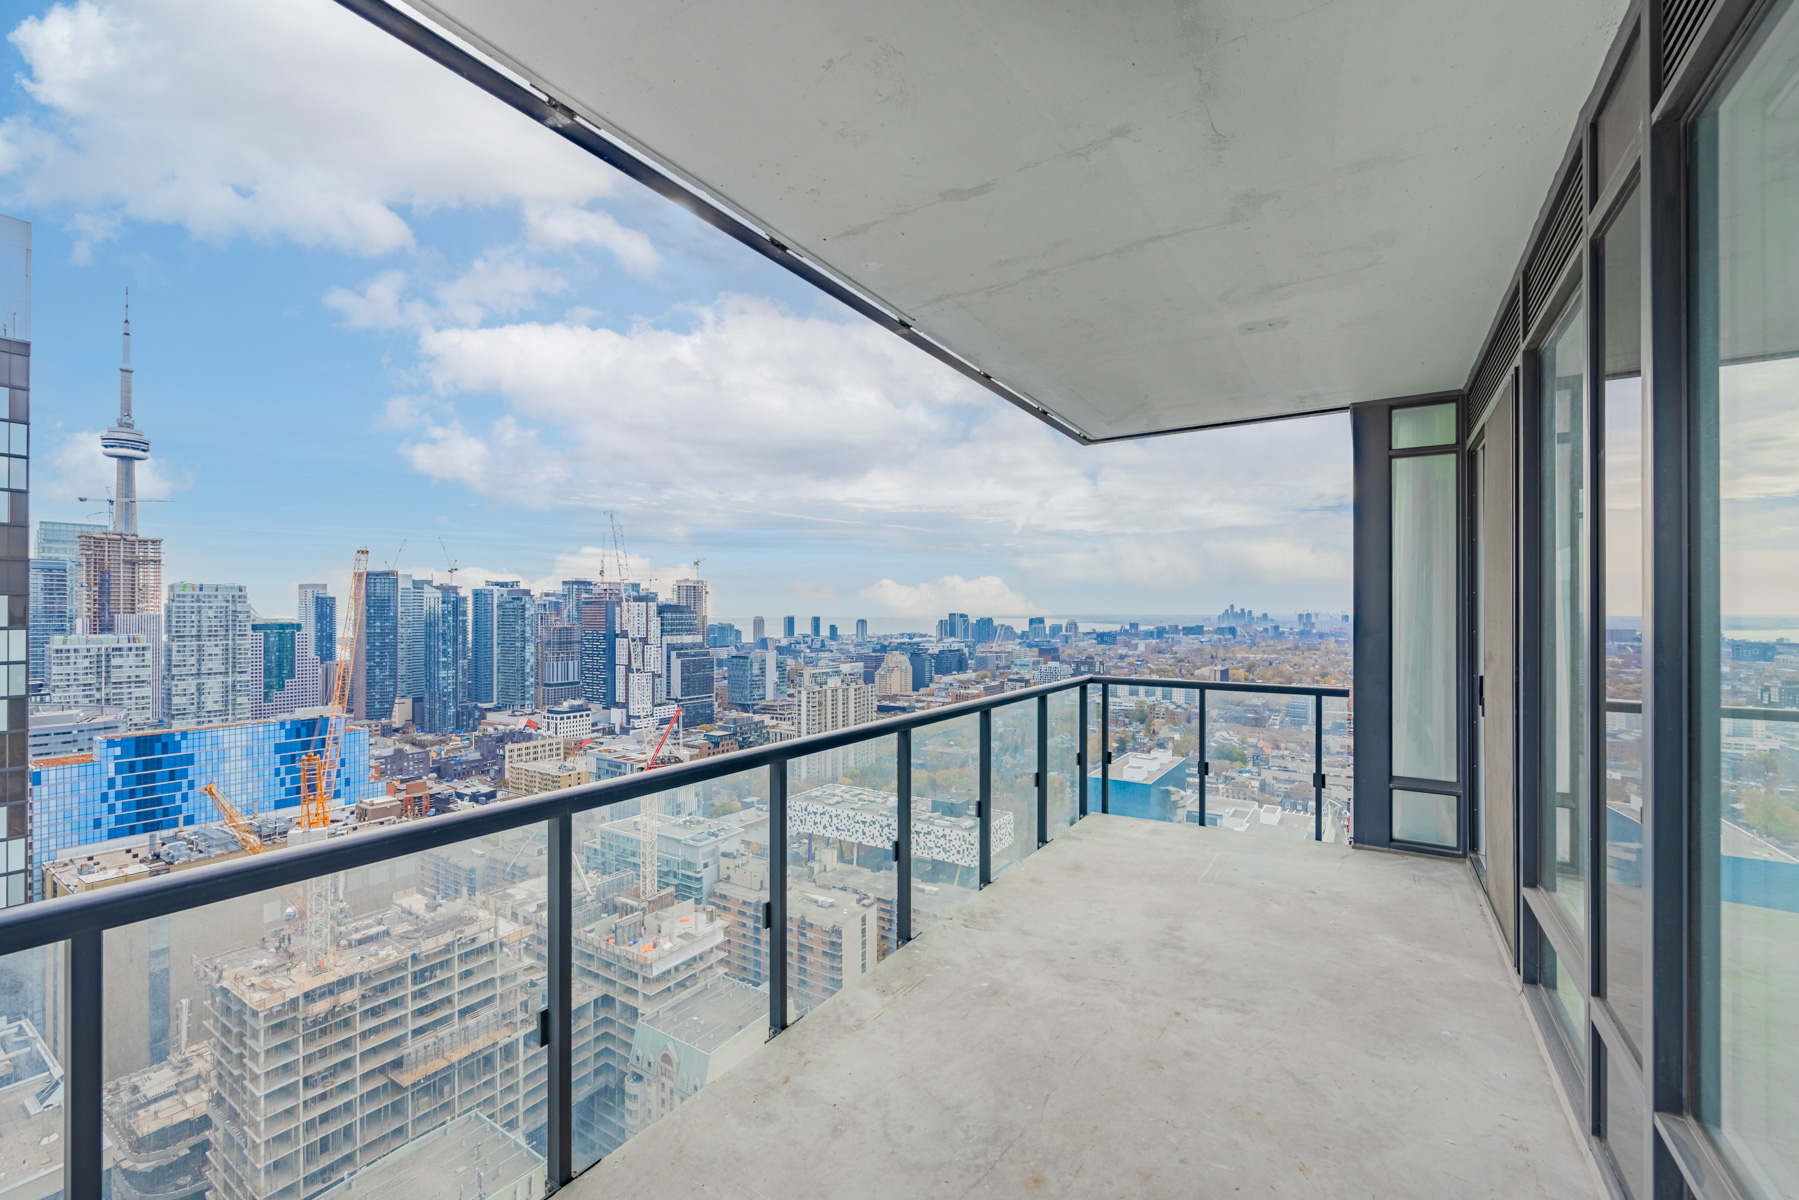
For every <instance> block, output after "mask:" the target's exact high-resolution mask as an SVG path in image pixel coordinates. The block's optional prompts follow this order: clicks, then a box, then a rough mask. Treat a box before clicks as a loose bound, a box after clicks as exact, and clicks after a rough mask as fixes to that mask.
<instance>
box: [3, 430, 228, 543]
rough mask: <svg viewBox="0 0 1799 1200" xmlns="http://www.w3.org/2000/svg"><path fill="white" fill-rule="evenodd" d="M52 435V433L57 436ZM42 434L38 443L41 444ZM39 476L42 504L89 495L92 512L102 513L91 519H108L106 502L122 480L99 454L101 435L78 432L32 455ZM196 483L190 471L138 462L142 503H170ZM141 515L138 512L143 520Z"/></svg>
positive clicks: (35, 486) (34, 485) (35, 484)
mask: <svg viewBox="0 0 1799 1200" xmlns="http://www.w3.org/2000/svg"><path fill="white" fill-rule="evenodd" d="M53 436H54V435H53ZM43 437H44V434H43V433H39V435H38V440H40V441H41V440H42V439H43ZM32 463H33V466H34V468H35V471H36V478H34V479H32V481H31V490H32V492H33V493H35V494H36V495H37V497H38V498H39V499H40V500H44V501H54V502H56V503H59V504H66V505H69V506H71V507H73V506H74V505H76V503H77V502H78V500H79V498H80V497H82V496H86V497H88V498H89V500H90V501H91V502H92V503H91V504H90V510H91V511H92V512H95V513H97V514H99V515H96V516H92V517H90V518H88V519H90V520H94V521H104V520H106V519H107V518H106V515H105V513H106V509H107V504H106V498H107V497H109V496H111V495H112V490H113V486H114V484H115V483H116V482H117V480H118V467H117V464H116V463H115V462H114V461H113V460H112V459H110V458H107V457H106V456H105V455H103V454H101V453H100V431H99V430H98V429H80V430H76V431H75V432H73V433H65V434H62V435H61V436H60V437H57V438H56V441H55V442H54V444H53V445H52V446H51V447H50V449H49V453H47V454H46V453H44V452H43V450H42V449H39V450H38V451H37V453H35V454H33V455H32ZM192 485H193V479H192V477H191V476H190V475H188V474H187V473H186V472H184V471H181V470H179V469H177V468H174V467H171V466H170V465H169V464H168V463H166V462H163V461H160V460H158V459H155V458H150V459H146V460H145V461H143V462H140V463H138V464H137V496H138V499H139V500H168V499H171V498H173V496H174V494H175V493H176V492H178V491H181V490H183V489H185V488H188V487H191V486H192ZM142 518H143V515H142V514H141V513H140V514H139V520H140V521H141V520H142Z"/></svg>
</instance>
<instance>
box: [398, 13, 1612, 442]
mask: <svg viewBox="0 0 1799 1200" xmlns="http://www.w3.org/2000/svg"><path fill="white" fill-rule="evenodd" d="M414 7H415V8H416V9H418V10H419V11H422V12H424V13H425V14H426V15H427V16H428V17H429V18H430V19H432V20H434V21H435V22H436V23H437V24H439V25H440V27H442V28H444V29H445V30H446V31H447V32H450V33H452V34H453V35H455V36H457V37H459V38H461V39H462V40H464V41H465V42H467V43H469V44H470V45H473V46H475V47H476V48H478V49H479V50H481V51H482V52H484V53H486V54H488V55H489V56H491V57H492V58H494V59H495V60H496V61H498V62H500V63H502V64H504V65H505V66H507V67H508V68H509V69H511V70H513V71H515V72H517V73H518V74H520V75H521V76H522V77H524V78H525V79H527V80H529V81H530V82H532V83H533V84H534V85H536V86H538V87H540V88H541V89H542V90H544V91H545V92H546V93H547V94H549V95H551V96H553V97H555V98H556V99H558V100H560V101H562V102H564V103H566V104H568V105H570V106H571V107H573V108H574V109H575V110H576V111H577V112H579V113H580V114H581V115H582V116H584V117H586V118H588V119H589V120H591V121H593V122H594V123H595V124H597V125H599V126H600V127H601V128H603V129H605V130H606V131H607V132H608V133H610V134H612V135H613V136H615V137H617V138H619V139H620V140H622V141H624V142H626V143H628V144H630V145H631V146H632V147H633V148H635V149H636V150H638V151H639V152H640V153H643V154H645V155H646V156H648V157H650V158H651V159H652V160H654V161H655V162H657V163H658V164H660V165H661V166H662V167H663V168H664V169H666V170H668V171H670V172H671V173H673V174H675V175H677V176H678V177H680V178H682V179H684V180H686V181H688V182H689V183H690V184H691V185H693V186H695V187H697V188H698V189H700V190H702V191H704V192H706V193H708V194H710V195H711V196H713V197H715V198H717V199H719V200H721V201H722V202H723V203H725V204H726V205H727V206H729V207H731V208H733V209H735V210H736V211H737V212H738V213H740V214H742V215H744V216H746V217H748V218H749V219H750V220H752V221H753V222H755V223H757V224H759V225H761V226H762V227H763V228H765V229H766V230H768V231H769V232H770V233H771V234H772V235H773V236H775V237H777V238H779V239H780V240H781V241H783V242H784V243H786V244H787V245H788V246H791V247H793V248H794V249H795V250H797V251H798V252H800V253H801V254H803V255H804V256H805V257H807V258H809V259H811V260H812V261H813V262H814V263H817V264H819V265H822V266H824V267H825V268H827V269H828V270H829V271H831V272H832V273H834V274H836V275H837V276H839V277H840V278H842V279H844V280H846V281H848V282H850V283H851V284H852V285H853V286H855V287H856V288H858V289H860V290H862V291H863V292H865V293H866V294H868V295H869V296H871V297H873V298H875V299H877V300H878V301H879V302H880V303H882V304H884V305H886V306H888V307H889V308H890V309H892V310H893V311H894V312H895V313H896V314H897V315H899V316H900V317H902V318H903V319H905V320H907V321H909V322H911V323H912V324H913V325H915V326H916V327H917V328H918V329H919V330H920V331H921V332H923V333H925V334H926V335H928V336H929V337H930V338H932V339H934V340H935V341H937V342H938V343H940V344H941V345H943V346H945V347H947V348H948V349H950V350H951V351H953V352H954V353H955V354H957V355H959V356H961V357H962V358H964V359H966V360H968V361H969V362H971V363H973V364H974V365H975V366H976V367H978V368H979V369H980V370H982V371H986V372H988V373H990V374H991V375H992V376H993V377H994V378H996V379H997V380H1000V381H1002V382H1003V383H1005V384H1006V385H1008V386H1010V387H1011V388H1012V389H1014V390H1015V391H1017V392H1019V393H1022V394H1023V395H1025V396H1027V397H1028V398H1030V399H1031V400H1033V401H1035V402H1036V403H1038V404H1040V405H1042V406H1044V407H1046V408H1047V409H1049V410H1050V411H1051V412H1053V413H1054V414H1056V415H1057V416H1059V417H1061V418H1062V419H1063V420H1065V421H1066V422H1067V423H1069V424H1070V425H1072V426H1073V427H1075V428H1076V429H1077V430H1079V431H1081V432H1082V433H1084V434H1085V435H1087V436H1089V437H1092V438H1114V437H1128V436H1137V435H1141V434H1148V433H1155V432H1162V431H1166V430H1170V429H1178V428H1186V427H1193V426H1202V425H1211V424H1221V423H1227V422H1234V421H1244V420H1256V419H1265V418H1271V417H1279V416H1289V415H1295V414H1300V413H1305V412H1313V411H1323V410H1329V409H1335V408H1341V407H1343V406H1345V405H1347V404H1351V403H1355V402H1358V401H1363V400H1371V399H1380V398H1386V397H1393V396H1402V395H1414V394H1420V393H1426V392H1434V391H1445V390H1453V389H1456V388H1459V387H1460V386H1461V384H1462V381H1463V379H1464V378H1465V376H1466V374H1467V371H1468V369H1469V367H1470V365H1471V363H1472V362H1473V360H1474V357H1475V355H1476V354H1477V352H1478V350H1479V343H1480V339H1481V337H1482V335H1483V334H1484V333H1485V332H1486V329H1487V325H1488V321H1489V318H1490V317H1491V315H1492V312H1493V309H1494V307H1495V305H1496V304H1497V303H1498V302H1499V299H1500V297H1501V294H1502V292H1503V290H1504V288H1505V286H1506V283H1507V280H1508V278H1509V276H1510V272H1511V270H1512V268H1513V266H1514V264H1515V263H1516V262H1517V259H1518V257H1519V255H1520V253H1521V252H1522V250H1523V246H1524V240H1525V237H1526V235H1527V233H1528V231H1529V226H1530V222H1531V218H1532V217H1533V215H1534V214H1535V213H1536V211H1537V207H1538V205H1539V203H1540V201H1541V199H1542V197H1543V195H1544V194H1545V192H1546V191H1547V189H1548V187H1549V184H1550V181H1551V178H1552V176H1553V174H1554V171H1555V168H1556V167H1557V165H1558V164H1559V162H1560V160H1561V157H1562V154H1563V152H1564V151H1565V149H1566V147H1567V143H1568V138H1569V136H1570V134H1571V132H1572V126H1573V124H1574V121H1575V118H1576V115H1577V114H1578V112H1579V109H1580V105H1581V103H1582V102H1583V101H1584V100H1585V98H1586V96H1587V93H1588V91H1589V89H1590V87H1591V86H1592V82H1593V79H1594V78H1595V76H1596V75H1597V73H1598V71H1599V68H1600V66H1601V64H1602V62H1603V59H1604V56H1605V53H1606V49H1607V47H1608V46H1609V45H1610V43H1611V41H1612V38H1613V36H1614V34H1615V33H1616V31H1617V28H1618V24H1619V21H1620V20H1621V19H1622V17H1623V14H1624V10H1625V7H1626V4H1625V2H1624V0H1512V2H1510V3H1507V4H1501V5H1494V4H1490V3H1475V2H1473V0H1342V2H1339V3H1335V4H1332V3H1324V4H1320V3H1317V2H1316V0H1260V2H1258V3H1254V4H1225V3H1219V2H1216V0H1201V2H1199V3H1189V4H1149V3H1139V2H1134V0H1127V2H1124V3H1115V4H1108V5H1098V6H1096V5H1079V4H1071V5H1056V6H1046V5H1041V4H1030V3H1023V2H1019V0H999V2H993V3H987V4H983V5H978V6H968V5H959V4H948V3H943V2H942V0H924V2H920V3H913V4H905V5H891V4H882V5H876V4H871V3H866V2H859V3H849V4H845V3H841V2H838V3H823V2H820V0H778V2H775V3H765V4H747V5H746V4H737V3H725V2H722V0H688V2H686V3H681V4H676V5H655V4H652V5H634V4H622V3H618V2H617V0H599V2H595V0H532V2H531V3H519V2H518V0H429V2H428V3H426V2H424V0H417V2H415V4H414Z"/></svg>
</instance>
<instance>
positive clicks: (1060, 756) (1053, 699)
mask: <svg viewBox="0 0 1799 1200" xmlns="http://www.w3.org/2000/svg"><path fill="white" fill-rule="evenodd" d="M1080 737H1081V693H1080V689H1079V688H1069V689H1068V690H1067V691H1062V692H1056V693H1054V694H1053V695H1051V696H1050V697H1049V804H1048V809H1049V828H1047V829H1045V830H1044V831H1043V836H1044V838H1045V840H1049V839H1053V838H1054V837H1055V836H1056V835H1057V834H1058V833H1061V832H1062V831H1063V830H1064V829H1067V828H1068V827H1069V826H1070V825H1072V824H1074V823H1075V821H1076V820H1077V819H1078V818H1079V817H1080V813H1081V809H1080V796H1079V795H1078V794H1077V792H1076V790H1075V789H1076V788H1077V787H1079V786H1080V778H1081V766H1080V761H1079V755H1080Z"/></svg>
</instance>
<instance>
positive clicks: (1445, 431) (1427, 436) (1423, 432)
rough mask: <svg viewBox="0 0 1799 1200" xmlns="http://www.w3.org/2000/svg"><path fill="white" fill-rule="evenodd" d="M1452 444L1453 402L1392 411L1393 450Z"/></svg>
mask: <svg viewBox="0 0 1799 1200" xmlns="http://www.w3.org/2000/svg"><path fill="white" fill-rule="evenodd" d="M1454 444H1455V405H1453V404H1427V405H1424V406H1423V407H1421V408H1396V409H1394V410H1393V449H1395V450H1410V449H1412V448H1414V447H1417V446H1452V445H1454Z"/></svg>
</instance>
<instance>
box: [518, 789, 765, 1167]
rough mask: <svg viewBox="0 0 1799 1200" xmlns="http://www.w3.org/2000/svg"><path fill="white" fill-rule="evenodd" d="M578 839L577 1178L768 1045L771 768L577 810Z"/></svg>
mask: <svg viewBox="0 0 1799 1200" xmlns="http://www.w3.org/2000/svg"><path fill="white" fill-rule="evenodd" d="M573 833H574V837H573V847H574V856H575V864H576V869H575V871H574V877H573V884H572V892H573V911H574V922H573V934H572V941H573V951H574V962H573V977H572V988H573V993H574V1003H573V1008H572V1011H571V1014H570V1022H571V1027H572V1033H573V1036H572V1038H571V1040H570V1047H571V1050H570V1056H571V1062H570V1080H571V1083H572V1086H571V1092H572V1094H573V1097H574V1111H573V1133H574V1140H573V1151H572V1158H573V1162H574V1168H575V1170H576V1171H580V1170H583V1169H585V1168H586V1167H588V1166H590V1165H592V1164H593V1163H594V1162H595V1161H597V1160H598V1159H599V1158H600V1157H602V1156H603V1155H607V1154H610V1153H612V1152H613V1151H614V1150H616V1149H618V1147H619V1146H620V1145H622V1144H623V1143H624V1142H625V1141H626V1140H627V1139H628V1138H630V1137H632V1136H633V1135H635V1134H637V1133H639V1132H641V1131H642V1130H643V1129H645V1128H647V1127H648V1126H649V1125H651V1124H652V1123H654V1122H655V1121H657V1120H658V1119H660V1118H661V1117H663V1116H666V1115H667V1114H668V1113H669V1112H671V1111H673V1110H674V1108H675V1107H676V1106H678V1105H679V1104H681V1103H682V1102H683V1101H685V1100H686V1099H688V1097H690V1096H692V1095H693V1094H695V1093H696V1092H698V1091H699V1089H700V1088H701V1087H703V1086H704V1085H705V1084H707V1083H709V1082H711V1081H712V1080H713V1079H716V1078H717V1077H718V1076H719V1075H720V1074H721V1073H722V1072H723V1071H724V1070H725V1069H726V1068H728V1067H730V1066H731V1065H732V1064H733V1063H735V1062H737V1061H738V1060H739V1059H741V1058H742V1057H743V1056H744V1055H745V1054H747V1053H748V1052H749V1051H750V1050H751V1049H752V1048H754V1047H755V1046H758V1045H760V1044H761V1043H762V1042H763V1041H764V1040H765V1039H766V1037H767V1033H768V1008H769V1005H768V934H767V932H766V931H765V930H764V929H763V905H764V902H765V901H766V900H767V899H768V873H769V867H768V863H769V854H768V771H767V770H766V769H765V768H764V769H754V770H749V771H744V772H742V773H740V774H737V775H729V776H726V777H725V778H723V779H717V780H712V781H710V782H708V783H702V784H694V785H689V786H686V787H678V788H671V789H669V790H668V791H665V792H659V793H656V794H655V795H653V796H649V797H645V798H644V799H642V800H628V801H625V802H623V803H620V804H613V805H609V806H607V807H605V808H601V809H595V810H593V811H591V812H585V813H579V814H577V815H576V816H575V818H574V822H573ZM651 846H653V847H654V860H653V873H652V871H646V869H645V868H646V865H647V864H646V860H645V853H646V850H648V849H649V847H651ZM490 1191H491V1189H490Z"/></svg>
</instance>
